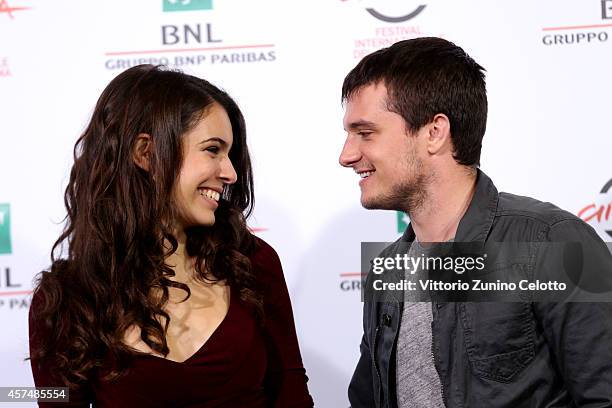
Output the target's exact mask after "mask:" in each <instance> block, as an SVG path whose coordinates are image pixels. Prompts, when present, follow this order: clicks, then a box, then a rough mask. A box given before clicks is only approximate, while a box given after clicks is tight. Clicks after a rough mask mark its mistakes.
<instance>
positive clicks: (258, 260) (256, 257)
mask: <svg viewBox="0 0 612 408" xmlns="http://www.w3.org/2000/svg"><path fill="white" fill-rule="evenodd" d="M249 259H250V260H251V265H252V267H253V270H254V271H255V274H256V276H257V277H258V278H259V280H260V282H261V283H263V284H265V285H267V284H275V283H276V284H278V283H279V282H282V283H283V284H284V282H285V278H284V276H283V268H282V265H281V261H280V258H279V256H278V253H277V252H276V251H275V250H274V248H272V246H271V245H270V244H268V243H267V242H266V241H264V240H263V239H261V238H259V237H255V248H254V250H253V252H252V253H251V255H250V256H249Z"/></svg>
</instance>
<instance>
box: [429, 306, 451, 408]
mask: <svg viewBox="0 0 612 408" xmlns="http://www.w3.org/2000/svg"><path fill="white" fill-rule="evenodd" d="M431 308H432V312H433V319H434V321H435V320H436V317H437V316H436V315H437V314H438V311H437V304H436V303H435V302H434V301H433V300H432V302H431ZM435 338H436V332H435V331H434V330H433V327H432V330H431V359H432V361H433V364H434V368H435V369H436V372H437V373H438V377H439V379H440V394H441V395H442V402H443V403H444V406H445V407H447V406H448V404H447V403H446V395H445V394H444V386H443V385H442V376H441V375H440V371H439V370H438V367H437V364H436V355H435V353H434V345H435Z"/></svg>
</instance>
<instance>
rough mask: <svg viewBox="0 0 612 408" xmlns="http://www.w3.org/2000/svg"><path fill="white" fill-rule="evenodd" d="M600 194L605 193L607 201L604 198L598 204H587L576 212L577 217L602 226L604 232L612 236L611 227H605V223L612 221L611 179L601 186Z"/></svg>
mask: <svg viewBox="0 0 612 408" xmlns="http://www.w3.org/2000/svg"><path fill="white" fill-rule="evenodd" d="M600 194H602V195H606V197H608V198H609V202H607V203H606V202H605V200H604V202H603V203H600V204H596V203H592V204H589V205H587V206H586V207H584V208H583V209H582V210H580V211H579V212H578V217H580V218H582V220H583V221H584V222H588V223H591V224H592V225H596V226H600V227H603V229H604V231H605V232H606V234H608V235H609V236H610V237H611V238H612V229H606V228H605V225H610V224H609V222H610V221H612V179H610V180H609V181H608V182H607V183H606V184H605V185H604V186H603V188H602V189H601V191H600Z"/></svg>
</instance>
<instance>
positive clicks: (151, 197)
mask: <svg viewBox="0 0 612 408" xmlns="http://www.w3.org/2000/svg"><path fill="white" fill-rule="evenodd" d="M213 103H218V104H219V105H221V106H222V107H223V108H224V109H225V110H226V111H227V114H228V116H229V118H230V121H231V125H232V131H233V140H234V142H233V145H232V148H231V150H230V152H229V157H230V160H231V162H232V164H233V166H234V168H235V169H236V173H237V181H236V183H235V184H233V185H231V186H228V188H227V189H226V191H224V194H223V197H222V200H220V203H219V207H218V209H217V210H216V213H215V219H216V222H215V224H214V225H213V226H210V227H192V228H189V229H188V230H187V231H186V235H187V241H186V245H185V247H186V251H187V254H188V255H190V256H193V257H195V259H196V263H195V265H196V268H195V269H196V273H197V275H198V277H199V278H201V279H204V278H205V277H206V279H208V280H210V279H211V277H212V279H213V280H225V281H226V282H227V283H228V284H229V285H230V287H231V288H232V289H233V290H237V293H239V296H240V298H241V299H242V300H243V301H245V302H247V303H249V304H251V305H252V306H253V310H254V313H255V315H256V317H260V318H261V314H262V300H261V296H260V294H259V291H258V290H257V285H256V282H257V281H256V279H255V276H254V272H253V270H252V268H251V264H250V261H249V259H248V255H249V254H250V253H251V252H252V251H253V249H254V246H255V245H256V242H255V239H254V237H253V236H252V235H251V233H250V232H249V231H248V229H247V227H246V222H245V219H246V217H248V215H249V214H250V212H251V210H252V205H253V178H252V170H251V162H250V158H249V153H248V150H247V145H246V132H245V124H244V118H243V116H242V113H241V112H240V109H239V108H238V106H237V105H236V103H235V102H234V101H233V100H232V98H231V97H230V96H229V95H228V94H227V93H225V92H223V91H222V90H220V89H218V88H217V87H215V86H214V85H212V84H210V83H209V82H207V81H205V80H203V79H199V78H196V77H193V76H190V75H186V74H183V73H181V72H176V71H172V70H168V69H165V68H163V67H156V66H152V65H139V66H136V67H133V68H130V69H128V70H126V71H125V72H123V73H121V74H120V75H119V76H117V77H116V78H115V79H114V80H113V81H111V83H110V84H109V85H108V86H107V87H106V89H105V90H104V91H103V92H102V95H101V96H100V99H99V100H98V102H97V105H96V108H95V110H94V112H93V115H92V119H91V122H90V123H89V125H88V126H87V128H86V130H85V132H84V133H83V134H82V136H81V137H80V138H79V139H78V141H77V143H76V145H75V148H74V165H73V167H72V170H71V172H70V180H69V183H68V187H67V188H66V192H65V195H64V202H65V205H66V209H67V217H66V224H65V229H64V232H63V233H62V234H61V236H60V237H59V239H58V240H57V241H56V242H55V244H54V246H53V249H52V251H51V267H50V269H49V270H48V271H43V272H42V273H41V274H40V275H39V280H38V284H37V287H36V289H35V292H34V301H33V307H32V311H31V314H30V319H31V322H34V324H32V326H33V327H36V328H39V330H38V333H32V334H31V335H32V336H34V337H36V336H39V339H38V340H39V341H36V342H33V347H31V356H30V357H31V359H32V362H33V364H41V365H42V364H45V365H46V364H48V365H49V366H52V367H54V369H55V370H56V372H55V375H56V376H57V377H58V378H59V379H60V380H61V381H62V382H64V383H65V384H66V385H69V386H77V385H79V384H81V383H84V382H86V381H87V380H90V379H91V378H92V376H93V375H94V372H105V373H106V374H105V378H107V379H108V378H116V377H118V376H121V375H123V374H124V373H125V372H126V370H127V361H128V359H129V357H130V356H131V355H133V354H134V350H133V349H131V348H130V347H128V346H127V345H125V344H124V335H125V333H126V330H127V329H128V328H130V327H132V326H134V325H135V326H137V327H139V328H140V329H141V338H142V340H143V341H144V342H145V343H146V344H147V345H148V346H149V347H150V348H151V349H152V350H153V351H155V352H157V353H160V354H162V355H167V354H168V352H169V349H168V345H167V342H166V336H165V334H166V330H167V327H168V324H169V321H170V316H169V315H168V314H167V313H166V312H165V311H164V306H165V304H166V303H167V301H168V298H169V297H168V296H169V290H168V288H169V287H175V288H180V289H183V290H184V291H185V292H186V296H187V297H188V296H189V294H190V292H189V288H188V287H187V286H186V285H184V284H182V283H178V282H175V281H172V280H171V279H170V278H171V277H172V276H174V272H173V271H172V269H171V268H170V267H169V266H168V265H167V264H166V263H165V260H166V259H167V257H168V256H169V255H170V254H172V253H174V252H175V251H176V250H177V248H178V242H177V239H176V238H175V237H174V236H173V233H172V232H173V221H174V220H175V219H176V213H175V212H176V209H175V206H174V205H173V202H174V201H173V191H174V187H175V184H176V181H177V178H178V175H179V171H180V168H181V163H182V143H181V139H182V136H183V135H184V134H185V133H187V132H188V131H189V130H190V129H192V128H193V127H194V126H195V125H196V123H197V122H198V121H199V120H200V119H202V118H204V120H205V115H206V109H207V108H208V107H210V106H211V104H213ZM143 133H145V134H148V135H150V137H151V141H152V150H151V152H150V153H151V155H150V157H149V160H150V168H149V169H148V171H144V170H143V169H141V168H140V167H138V165H136V163H135V162H134V160H133V151H134V147H135V142H136V140H137V137H138V135H139V134H143ZM168 243H170V246H171V248H169V245H168ZM66 247H67V248H66ZM66 249H67V251H66ZM62 253H63V254H62ZM160 293H161V296H159V294H160ZM161 322H165V323H164V324H162V323H161ZM40 336H44V338H41V337H40Z"/></svg>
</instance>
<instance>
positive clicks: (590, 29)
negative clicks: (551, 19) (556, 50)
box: [542, 0, 612, 46]
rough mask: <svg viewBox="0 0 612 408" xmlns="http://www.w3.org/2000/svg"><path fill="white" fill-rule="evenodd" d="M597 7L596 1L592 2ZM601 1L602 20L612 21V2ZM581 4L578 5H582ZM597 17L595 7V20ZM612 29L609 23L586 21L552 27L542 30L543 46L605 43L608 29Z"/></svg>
mask: <svg viewBox="0 0 612 408" xmlns="http://www.w3.org/2000/svg"><path fill="white" fill-rule="evenodd" d="M591 1H592V4H593V5H595V0H591ZM600 1H601V19H602V20H608V19H612V0H600ZM582 4H584V3H582V2H579V3H576V5H582ZM596 16H597V11H596V8H595V7H593V18H594V19H595V18H596ZM609 28H612V24H611V23H609V22H605V23H602V22H601V21H585V22H579V23H578V24H573V25H564V26H550V27H544V28H542V31H543V32H544V35H543V36H542V44H543V45H545V46H580V45H588V44H598V43H605V42H607V41H608V39H609V37H610V36H609V34H608V29H609Z"/></svg>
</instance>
